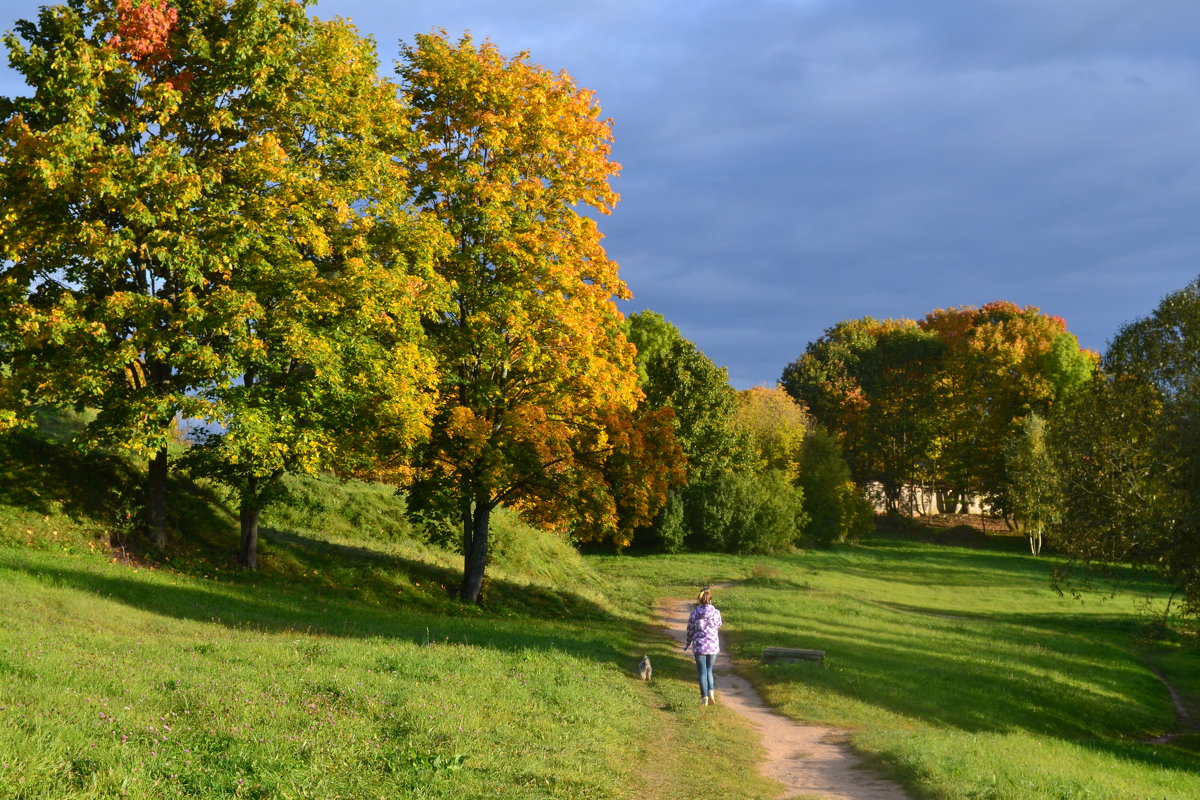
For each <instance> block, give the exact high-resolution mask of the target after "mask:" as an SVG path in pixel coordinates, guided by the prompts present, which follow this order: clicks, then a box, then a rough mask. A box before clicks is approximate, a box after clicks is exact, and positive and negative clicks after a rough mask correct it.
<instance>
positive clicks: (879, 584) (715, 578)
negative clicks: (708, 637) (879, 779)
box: [593, 537, 1200, 800]
mask: <svg viewBox="0 0 1200 800" xmlns="http://www.w3.org/2000/svg"><path fill="white" fill-rule="evenodd" d="M1020 546H1021V543H1020V542H1019V541H1017V542H1013V543H1012V544H1011V545H1010V544H1007V543H1006V542H1005V540H1004V539H1002V538H999V537H997V538H995V539H993V540H992V544H991V545H990V546H988V547H986V548H984V549H967V548H963V547H947V546H938V545H935V544H930V543H926V542H915V541H908V540H904V539H876V540H873V541H870V542H867V543H865V544H864V545H862V546H858V547H840V548H837V549H835V550H832V551H815V552H808V553H804V554H800V555H794V556H788V557H782V558H761V557H759V558H734V559H731V558H729V557H714V556H701V555H694V556H671V557H651V558H640V559H624V558H618V559H598V560H596V561H595V562H593V563H594V566H596V567H597V568H598V569H599V570H601V571H603V572H606V573H607V574H610V575H611V576H612V579H613V580H614V581H615V580H623V581H624V582H625V584H624V585H625V586H626V587H627V590H628V591H630V592H632V593H634V594H636V593H639V592H642V593H656V592H661V591H663V589H662V587H663V586H664V585H668V584H674V585H675V592H676V593H677V594H680V595H684V594H687V593H690V592H691V591H694V587H695V586H697V585H700V584H706V583H713V584H719V583H722V582H724V581H737V582H738V584H737V585H736V586H735V587H732V588H729V589H725V590H720V591H718V593H717V594H718V596H717V600H716V602H717V604H718V606H719V607H720V608H721V610H722V613H723V614H724V615H725V619H726V623H727V624H726V628H725V630H726V631H727V633H728V641H729V642H730V643H731V644H732V651H733V655H734V656H735V658H737V659H739V660H740V661H741V662H742V664H743V666H744V667H745V669H746V670H747V672H748V673H749V675H750V676H751V677H752V679H753V680H754V681H755V682H756V683H757V684H758V685H759V687H760V688H761V690H762V691H763V694H764V696H765V697H766V698H767V700H768V701H769V702H770V703H772V704H773V705H775V706H776V707H778V708H779V709H780V710H782V711H783V713H785V714H787V715H789V716H791V717H793V718H794V719H797V720H802V721H811V722H817V723H824V724H829V725H834V726H839V727H844V728H847V729H849V730H850V731H851V743H852V745H853V746H854V747H855V748H856V749H857V750H858V751H859V752H860V753H862V754H864V755H865V756H867V757H868V759H869V760H871V761H873V762H874V763H876V764H877V765H878V766H879V767H880V768H881V769H882V770H884V771H885V772H887V773H889V774H891V775H892V776H894V777H896V778H897V779H899V780H900V781H901V782H902V783H904V784H905V785H907V786H908V787H909V788H910V789H911V790H912V794H913V796H914V797H918V798H924V799H926V800H933V799H934V798H936V799H937V800H1043V799H1044V800H1134V799H1135V798H1136V799H1137V800H1167V799H1169V800H1194V798H1196V797H1200V737H1197V736H1196V735H1195V734H1191V735H1185V736H1182V737H1180V738H1177V739H1175V740H1173V741H1171V742H1170V743H1167V744H1148V743H1145V740H1147V739H1149V738H1151V737H1155V736H1159V735H1162V734H1165V733H1168V732H1170V731H1172V729H1173V728H1174V726H1175V724H1176V715H1175V711H1174V708H1173V705H1172V701H1171V698H1170V695H1169V692H1168V690H1167V688H1166V687H1165V686H1164V685H1163V683H1162V682H1161V681H1160V680H1159V679H1158V678H1157V677H1156V676H1155V674H1154V671H1153V669H1152V665H1153V666H1155V667H1157V668H1158V669H1159V670H1161V672H1162V673H1163V674H1164V675H1165V676H1166V678H1167V679H1168V680H1169V681H1170V682H1171V683H1172V684H1173V685H1174V686H1175V687H1176V689H1178V690H1179V691H1180V692H1181V693H1182V694H1183V695H1184V696H1185V698H1187V699H1188V700H1190V701H1191V702H1192V703H1193V707H1194V701H1195V699H1196V698H1198V697H1200V652H1197V648H1196V645H1195V643H1194V641H1193V642H1188V643H1179V642H1172V641H1163V640H1161V639H1158V640H1156V641H1153V642H1152V641H1149V640H1147V639H1146V638H1145V636H1146V634H1147V633H1148V631H1149V628H1148V625H1147V619H1146V616H1145V609H1144V607H1143V605H1142V604H1143V603H1144V602H1145V600H1146V598H1147V597H1150V598H1151V600H1153V599H1155V598H1156V597H1157V598H1159V599H1161V595H1159V594H1157V593H1156V591H1155V589H1154V587H1152V586H1149V585H1142V586H1141V589H1140V590H1135V591H1134V592H1133V593H1131V594H1125V595H1120V596H1117V597H1110V598H1108V599H1104V598H1102V597H1100V596H1097V595H1091V596H1089V597H1086V598H1085V602H1083V603H1080V602H1079V601H1078V600H1075V599H1072V598H1070V597H1060V596H1058V595H1057V594H1055V593H1054V592H1052V591H1051V590H1050V589H1049V586H1048V576H1049V571H1050V569H1051V566H1052V562H1051V561H1050V560H1049V559H1045V558H1043V559H1036V558H1033V557H1031V556H1029V555H1028V553H1027V552H1025V553H1022V552H1021V550H1020ZM765 645H777V646H783V647H802V648H813V649H820V650H825V651H826V653H827V660H826V663H825V664H824V665H823V666H818V665H813V664H798V665H780V666H766V667H764V666H760V665H759V664H758V663H757V662H758V657H759V655H760V654H761V651H762V648H763V646H765Z"/></svg>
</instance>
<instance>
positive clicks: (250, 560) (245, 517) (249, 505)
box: [238, 495, 262, 569]
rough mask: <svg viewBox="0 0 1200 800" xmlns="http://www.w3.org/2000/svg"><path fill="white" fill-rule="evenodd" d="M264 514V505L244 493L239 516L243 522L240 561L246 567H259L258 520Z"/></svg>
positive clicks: (239, 552) (239, 551)
mask: <svg viewBox="0 0 1200 800" xmlns="http://www.w3.org/2000/svg"><path fill="white" fill-rule="evenodd" d="M261 516H262V506H260V505H259V504H258V500H257V498H253V499H252V498H251V497H250V496H249V495H242V504H241V508H239V509H238V517H239V519H240V520H241V523H242V544H241V548H240V549H239V550H238V563H239V564H241V565H242V567H244V568H245V569H258V520H259V518H260V517H261Z"/></svg>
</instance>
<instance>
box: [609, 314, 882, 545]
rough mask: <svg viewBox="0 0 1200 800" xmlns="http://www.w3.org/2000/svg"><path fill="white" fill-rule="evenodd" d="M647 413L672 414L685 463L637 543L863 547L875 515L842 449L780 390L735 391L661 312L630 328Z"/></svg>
mask: <svg viewBox="0 0 1200 800" xmlns="http://www.w3.org/2000/svg"><path fill="white" fill-rule="evenodd" d="M628 326H629V338H630V339H631V340H632V341H633V342H634V344H635V345H636V347H637V358H636V361H637V367H638V373H639V381H640V383H641V386H642V388H643V390H644V393H645V398H644V400H643V401H642V407H643V409H645V411H646V412H647V413H649V412H654V411H665V410H668V409H669V410H670V412H671V414H672V416H673V419H674V424H675V430H676V435H677V438H678V440H679V445H680V447H681V448H682V450H683V453H684V454H685V456H686V470H687V473H686V482H685V483H684V484H683V485H681V486H678V487H677V488H675V489H672V490H671V491H670V493H669V495H668V500H667V504H666V507H665V508H664V510H663V512H662V513H661V515H659V517H658V518H657V519H655V521H654V523H653V524H652V525H650V526H647V527H645V528H642V529H641V530H639V531H638V537H637V538H638V543H639V544H641V545H643V546H649V547H654V548H661V549H665V550H667V551H672V552H673V551H679V550H683V549H699V550H721V551H727V552H771V551H777V550H782V549H786V548H788V547H791V546H793V545H795V544H798V543H800V542H801V541H808V542H814V543H829V542H833V541H838V540H842V539H846V538H855V537H857V536H859V535H861V534H862V533H863V532H864V531H865V530H866V528H868V527H869V525H870V522H871V519H872V517H873V509H872V508H871V506H870V504H869V502H867V500H866V499H865V498H864V496H863V495H862V493H861V492H860V491H859V490H858V489H857V488H856V487H855V485H854V483H853V482H852V480H851V475H850V468H849V466H848V465H847V464H846V462H845V460H844V459H843V458H842V454H841V449H840V447H839V445H838V444H837V442H836V441H835V440H834V439H833V438H832V437H831V436H830V435H829V434H827V433H825V432H824V431H823V430H822V429H820V428H819V427H818V426H816V425H815V424H814V423H813V421H812V420H811V418H810V417H809V416H808V414H807V413H806V412H805V410H804V409H803V407H802V406H801V405H800V404H798V403H797V402H796V401H795V400H794V399H793V398H792V397H790V396H788V395H787V394H786V393H785V392H784V391H783V390H782V389H780V388H764V387H757V388H754V389H748V390H745V391H741V392H738V391H735V390H734V389H733V388H732V387H730V385H729V381H728V376H727V374H726V372H725V370H724V369H723V368H721V367H718V366H717V365H716V364H714V363H713V362H712V361H710V360H709V359H708V358H707V357H706V356H705V355H704V354H703V353H702V352H701V351H700V350H699V349H698V348H697V347H696V346H695V345H694V344H693V343H691V342H689V341H688V340H687V339H685V338H684V337H683V336H682V335H681V334H680V332H679V331H678V329H676V328H675V327H674V326H673V325H671V324H670V323H669V322H668V321H667V320H665V319H663V318H662V317H661V316H660V315H658V314H655V313H653V312H648V311H643V312H640V313H637V314H634V315H632V316H631V317H630V319H629V323H628Z"/></svg>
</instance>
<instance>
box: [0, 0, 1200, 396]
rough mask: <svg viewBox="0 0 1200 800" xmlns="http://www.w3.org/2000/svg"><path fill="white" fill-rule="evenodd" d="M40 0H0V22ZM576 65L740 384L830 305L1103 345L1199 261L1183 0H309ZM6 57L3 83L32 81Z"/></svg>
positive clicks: (1192, 70)
mask: <svg viewBox="0 0 1200 800" xmlns="http://www.w3.org/2000/svg"><path fill="white" fill-rule="evenodd" d="M38 5H39V3H38V2H36V1H34V0H0V9H2V10H3V14H2V17H3V19H0V26H2V27H3V28H5V29H7V28H10V27H11V23H12V21H13V20H15V19H17V18H19V17H27V16H32V14H33V13H34V12H35V9H36V7H37V6H38ZM316 13H317V14H318V16H322V17H332V16H343V17H347V18H349V19H351V20H353V21H354V22H355V23H357V24H358V26H359V28H360V30H361V31H362V32H363V33H367V34H370V35H372V36H374V37H375V39H376V40H377V42H378V43H379V49H380V54H381V56H382V59H383V61H384V64H385V66H384V69H385V70H386V71H388V72H390V71H391V67H392V62H393V61H394V59H395V57H396V52H397V46H396V43H397V41H398V40H400V39H406V40H410V39H411V37H412V35H413V34H414V33H418V32H424V31H428V30H430V29H432V28H435V27H441V28H445V29H447V30H448V31H449V32H450V33H452V34H458V33H461V32H462V31H464V30H470V31H471V32H473V33H474V34H475V35H476V36H477V37H478V38H484V37H486V38H490V39H491V40H492V41H494V42H495V43H496V44H497V45H499V46H500V48H501V49H502V50H504V51H506V52H510V53H511V52H516V51H518V50H529V51H530V52H531V53H532V56H533V60H535V61H537V62H538V63H541V64H543V65H545V66H547V67H551V68H553V69H556V70H557V69H565V70H567V71H568V72H569V73H571V75H573V76H574V77H575V79H576V80H577V82H578V83H580V84H581V85H583V86H586V87H588V88H590V89H593V90H595V91H596V93H597V96H598V99H599V102H600V103H601V105H602V106H603V108H604V111H605V113H606V114H607V115H609V116H611V117H613V118H614V120H615V130H616V145H615V148H614V155H615V158H616V159H617V160H618V161H620V162H621V163H622V164H623V167H624V168H623V172H622V175H621V177H620V178H619V179H618V180H617V182H616V188H617V190H618V191H619V192H620V193H621V196H622V200H621V203H620V204H618V206H617V209H616V211H615V213H614V215H613V216H612V217H611V218H610V219H606V220H605V221H604V222H603V230H604V231H605V234H606V236H607V239H606V245H607V248H608V251H609V254H610V255H611V256H612V257H613V258H615V259H616V260H617V261H618V262H619V263H620V264H621V274H622V277H623V278H624V279H625V281H626V282H627V283H628V284H629V286H630V288H631V290H632V291H633V293H634V300H633V301H632V302H631V303H628V304H626V305H625V310H626V311H635V310H638V309H642V308H650V309H653V310H655V311H657V312H659V313H661V314H663V315H664V316H666V317H667V318H668V319H669V320H671V321H672V322H673V323H675V324H676V325H677V326H678V327H679V328H680V330H682V331H683V334H684V335H685V336H686V337H688V338H689V339H691V340H692V341H693V342H695V343H696V344H697V345H698V346H699V347H700V348H701V349H702V350H703V351H704V352H705V353H707V354H708V355H709V357H711V358H712V359H713V360H714V361H716V362H717V363H718V364H721V365H723V366H725V367H727V368H728V369H729V374H730V378H731V380H732V382H733V384H734V385H735V386H737V387H739V388H746V387H749V386H752V385H760V384H762V385H771V384H773V383H774V382H775V381H777V380H778V378H779V376H780V373H781V372H782V370H783V368H784V367H785V366H786V365H787V364H788V363H789V362H791V361H792V360H794V359H795V358H796V357H797V356H798V355H799V354H800V353H801V352H802V351H803V349H804V347H805V345H806V344H807V343H808V342H809V341H811V340H813V339H815V338H816V337H818V336H820V335H821V333H822V331H823V330H824V329H826V328H828V327H829V326H831V325H833V324H834V323H836V322H838V321H839V320H842V319H847V318H852V317H861V316H866V315H870V316H875V317H914V318H919V317H920V316H922V315H923V314H924V313H925V312H927V311H929V310H931V309H933V308H938V307H949V306H960V305H981V304H983V303H986V302H989V301H991V300H1010V301H1012V302H1015V303H1018V304H1020V305H1034V306H1038V307H1039V308H1041V309H1042V310H1043V311H1045V312H1047V313H1051V314H1057V315H1059V316H1062V317H1064V318H1065V319H1066V320H1067V324H1068V326H1069V327H1070V328H1071V330H1072V331H1073V332H1075V333H1076V334H1077V335H1078V336H1079V338H1080V340H1081V342H1082V343H1083V344H1084V346H1086V347H1090V348H1092V349H1096V350H1103V349H1104V347H1105V345H1106V343H1107V341H1108V340H1109V339H1110V338H1111V337H1112V336H1113V334H1114V333H1116V331H1117V329H1118V328H1119V327H1120V325H1122V324H1123V323H1125V322H1128V321H1131V320H1133V319H1135V318H1137V317H1140V316H1143V315H1145V314H1147V313H1149V312H1150V311H1151V310H1152V309H1153V308H1154V306H1155V305H1156V304H1157V302H1158V301H1159V299H1160V298H1161V297H1162V296H1163V295H1164V294H1166V293H1167V292H1170V291H1173V290H1175V289H1178V288H1180V287H1182V286H1183V285H1185V284H1186V283H1187V282H1188V281H1190V280H1192V279H1193V278H1195V277H1196V276H1197V274H1200V213H1198V212H1200V3H1197V2H1195V0H1070V1H1069V2H1047V0H971V2H963V0H937V1H932V0H931V1H930V2H903V1H902V0H877V1H876V2H871V1H869V0H724V1H723V2H712V1H711V0H681V1H679V2H676V1H674V0H672V1H670V2H656V0H589V2H569V0H556V2H548V1H545V2H544V1H543V0H514V1H512V2H503V1H502V0H486V1H485V0H439V1H437V2H425V1H424V0H397V2H379V0H374V1H373V2H367V1H366V0H361V1H360V0H323V1H322V2H321V3H320V4H319V6H318V7H317V12H316ZM22 86H23V85H22V84H21V82H20V80H19V78H17V77H16V76H15V75H14V74H13V73H12V72H11V71H10V70H7V68H5V69H4V70H3V71H2V72H0V94H5V95H11V94H15V93H20V92H21V91H22Z"/></svg>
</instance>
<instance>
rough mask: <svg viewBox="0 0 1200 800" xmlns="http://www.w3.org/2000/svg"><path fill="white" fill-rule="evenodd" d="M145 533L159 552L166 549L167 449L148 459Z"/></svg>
mask: <svg viewBox="0 0 1200 800" xmlns="http://www.w3.org/2000/svg"><path fill="white" fill-rule="evenodd" d="M146 533H147V534H148V535H149V537H150V543H151V544H153V545H154V547H156V548H158V549H159V550H165V549H166V547H167V448H165V447H164V448H162V449H161V450H159V451H158V452H157V453H155V454H154V457H153V458H151V459H150V466H149V468H148V469H147V470H146Z"/></svg>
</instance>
